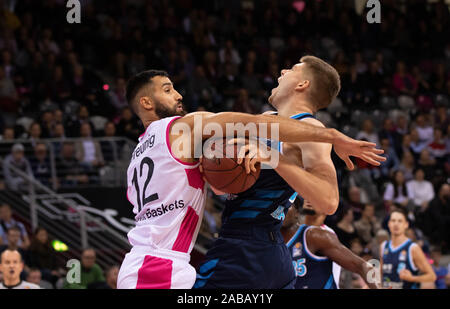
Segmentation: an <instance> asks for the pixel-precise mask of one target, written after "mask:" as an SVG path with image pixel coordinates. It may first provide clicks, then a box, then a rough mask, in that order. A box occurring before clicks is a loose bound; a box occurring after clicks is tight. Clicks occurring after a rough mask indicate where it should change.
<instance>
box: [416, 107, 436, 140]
mask: <svg viewBox="0 0 450 309" xmlns="http://www.w3.org/2000/svg"><path fill="white" fill-rule="evenodd" d="M415 123H416V125H415V129H416V130H417V134H418V135H419V142H420V143H421V144H424V145H429V144H430V143H431V142H432V141H433V127H432V126H431V125H430V124H429V123H427V121H426V118H425V115H423V114H419V115H418V116H417V117H416V121H415Z"/></svg>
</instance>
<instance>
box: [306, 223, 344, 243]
mask: <svg viewBox="0 0 450 309" xmlns="http://www.w3.org/2000/svg"><path fill="white" fill-rule="evenodd" d="M305 233H306V237H307V238H308V239H312V238H313V239H314V240H322V241H327V242H334V241H336V238H337V236H336V233H334V231H333V230H331V231H330V230H328V229H325V228H323V227H321V226H308V227H307V228H306V229H305Z"/></svg>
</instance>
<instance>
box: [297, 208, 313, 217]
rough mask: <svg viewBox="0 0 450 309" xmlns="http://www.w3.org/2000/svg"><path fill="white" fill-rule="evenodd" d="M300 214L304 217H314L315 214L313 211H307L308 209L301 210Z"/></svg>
mask: <svg viewBox="0 0 450 309" xmlns="http://www.w3.org/2000/svg"><path fill="white" fill-rule="evenodd" d="M300 213H301V214H302V215H306V216H315V215H316V214H317V213H316V211H315V210H314V209H309V208H302V209H301V210H300Z"/></svg>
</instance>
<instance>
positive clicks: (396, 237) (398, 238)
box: [391, 235, 408, 247]
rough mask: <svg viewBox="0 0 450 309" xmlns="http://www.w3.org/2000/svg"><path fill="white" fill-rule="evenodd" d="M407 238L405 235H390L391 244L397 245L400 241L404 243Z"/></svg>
mask: <svg viewBox="0 0 450 309" xmlns="http://www.w3.org/2000/svg"><path fill="white" fill-rule="evenodd" d="M407 239H408V237H406V235H392V237H391V243H392V246H393V247H398V246H400V245H401V244H402V243H404V242H405V241H406V240H407Z"/></svg>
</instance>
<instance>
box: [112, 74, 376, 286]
mask: <svg viewBox="0 0 450 309" xmlns="http://www.w3.org/2000/svg"><path fill="white" fill-rule="evenodd" d="M127 101H128V103H129V104H130V106H131V108H132V110H133V111H134V112H135V113H136V114H137V116H138V117H139V118H140V120H141V121H142V123H143V125H144V127H145V128H146V129H145V132H144V133H143V134H142V135H141V136H140V138H139V143H138V145H137V146H136V148H135V150H134V151H133V153H132V157H131V162H130V165H129V168H128V173H127V183H128V191H127V195H128V199H129V201H130V203H131V204H133V213H134V214H135V220H136V226H135V227H134V228H133V229H132V230H131V231H130V232H129V233H128V239H129V241H130V243H131V245H132V246H133V248H132V249H131V251H130V252H129V253H128V254H127V255H126V256H125V259H124V261H123V263H122V266H121V268H120V272H119V278H118V283H117V284H118V288H120V289H124V288H129V289H134V288H139V289H142V288H143V289H147V288H163V289H168V288H191V287H192V286H193V284H194V282H195V278H196V272H195V269H194V268H193V267H192V266H191V265H190V264H189V260H190V252H191V251H192V248H193V246H194V244H195V240H196V238H197V233H198V230H199V227H200V223H201V220H202V215H203V209H204V202H205V183H204V181H203V179H202V177H201V174H200V171H199V169H198V166H199V161H198V158H196V157H194V150H195V146H196V145H195V139H194V131H195V132H200V134H201V140H200V143H201V142H202V141H203V140H205V139H207V138H210V137H211V136H212V134H206V133H205V132H203V131H204V130H203V128H204V127H205V126H207V125H211V124H215V125H218V126H220V127H221V128H222V132H226V124H233V123H242V124H244V125H246V124H248V123H254V124H256V126H257V128H258V129H259V128H260V125H264V126H265V127H266V128H267V129H268V130H267V131H268V136H269V137H270V135H271V130H270V129H271V125H270V124H272V123H277V124H278V125H279V140H281V141H285V142H303V141H315V142H324V143H332V144H334V146H335V152H336V154H337V155H338V156H339V157H340V158H341V159H342V160H344V161H345V162H347V164H348V162H351V161H350V159H349V157H350V156H356V157H360V158H362V159H364V160H366V161H367V162H369V163H372V164H376V165H378V164H379V163H378V161H380V160H383V158H382V157H380V156H379V155H378V154H381V153H382V151H380V150H379V149H376V148H375V144H373V143H368V142H364V141H356V140H353V139H351V138H349V137H347V136H345V135H344V134H342V133H340V132H338V131H336V130H334V129H325V128H318V127H315V126H312V125H308V124H306V123H301V122H299V121H295V120H292V119H287V118H281V117H277V116H270V115H258V116H255V115H249V114H243V113H228V112H226V113H219V114H213V113H206V112H202V113H191V114H187V115H185V112H184V110H183V105H182V96H181V95H180V94H179V93H178V92H177V91H176V90H175V89H174V87H173V84H172V82H171V81H170V79H169V77H168V75H167V73H166V72H164V71H156V70H150V71H145V72H141V73H139V74H137V75H135V76H134V77H132V78H131V79H130V80H129V82H128V84H127ZM199 117H200V119H201V121H200V122H198V119H199ZM194 118H195V119H196V121H195V122H194ZM180 127H183V128H188V129H190V131H189V133H186V130H185V131H180V130H179V128H180ZM194 128H195V129H196V130H194ZM196 134H197V133H196ZM180 142H184V143H185V144H184V145H191V147H190V150H189V153H188V154H186V153H182V152H176V151H172V148H176V147H173V146H174V145H175V144H176V145H180ZM200 146H201V145H200ZM176 149H178V148H176ZM173 150H175V149H173ZM349 168H351V166H349Z"/></svg>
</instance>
